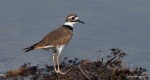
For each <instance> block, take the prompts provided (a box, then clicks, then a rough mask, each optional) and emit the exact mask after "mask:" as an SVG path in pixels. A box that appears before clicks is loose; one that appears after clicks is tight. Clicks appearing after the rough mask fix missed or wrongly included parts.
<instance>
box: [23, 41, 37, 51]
mask: <svg viewBox="0 0 150 80" xmlns="http://www.w3.org/2000/svg"><path fill="white" fill-rule="evenodd" d="M37 44H38V43H36V44H34V45H32V46H30V47H27V48H24V49H22V53H26V52H29V51H31V50H33V49H35V48H36V45H37Z"/></svg>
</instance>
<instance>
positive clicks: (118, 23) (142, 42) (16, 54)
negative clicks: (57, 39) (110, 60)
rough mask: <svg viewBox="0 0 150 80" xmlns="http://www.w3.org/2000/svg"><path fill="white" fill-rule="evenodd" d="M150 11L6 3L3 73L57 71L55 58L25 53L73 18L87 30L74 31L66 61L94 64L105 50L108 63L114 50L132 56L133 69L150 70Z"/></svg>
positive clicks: (117, 2)
mask: <svg viewBox="0 0 150 80" xmlns="http://www.w3.org/2000/svg"><path fill="white" fill-rule="evenodd" d="M149 8H150V1H148V0H86V1H77V0H74V1H71V0H67V1H60V0H59V1H58V0H55V1H50V0H36V1H35V0H1V1H0V72H4V71H7V70H10V69H16V68H18V67H19V66H20V65H22V64H23V63H27V62H31V64H33V65H37V64H40V65H44V64H51V65H52V59H51V57H52V54H51V53H52V52H48V51H43V50H36V51H31V52H29V53H28V54H23V53H20V52H21V49H23V48H25V47H28V46H30V45H31V44H34V43H36V42H38V41H39V40H40V39H41V38H43V37H44V35H46V34H47V33H48V32H50V31H51V30H53V29H55V28H57V26H61V25H62V24H63V23H64V21H65V20H64V18H65V17H66V16H67V14H69V13H76V14H78V16H79V17H80V19H81V20H83V21H85V22H86V24H85V25H83V24H76V25H75V27H74V36H73V38H72V41H71V42H70V43H69V44H68V46H67V47H66V48H65V49H64V50H63V52H62V54H61V59H63V57H65V56H67V57H69V58H75V57H78V58H84V59H89V58H91V57H92V56H93V54H94V53H95V52H96V51H97V50H102V53H103V54H102V55H101V56H102V57H103V56H106V55H108V54H109V52H110V51H109V49H110V48H120V49H122V50H123V51H125V52H126V53H128V54H129V55H128V56H127V57H126V59H125V60H126V62H127V63H128V64H132V65H131V66H133V67H134V66H143V67H145V68H147V69H150V65H149V64H150V58H149V56H150V54H149V50H150V46H149V43H150V36H149V34H150V23H149V21H150V15H149V14H150V9H149Z"/></svg>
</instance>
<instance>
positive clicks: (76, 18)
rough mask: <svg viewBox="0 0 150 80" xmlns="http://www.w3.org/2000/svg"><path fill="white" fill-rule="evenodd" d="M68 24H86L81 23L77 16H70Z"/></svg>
mask: <svg viewBox="0 0 150 80" xmlns="http://www.w3.org/2000/svg"><path fill="white" fill-rule="evenodd" d="M66 22H78V23H83V24H85V23H84V22H83V21H81V20H80V19H79V18H78V17H77V16H69V17H68V18H67V20H66Z"/></svg>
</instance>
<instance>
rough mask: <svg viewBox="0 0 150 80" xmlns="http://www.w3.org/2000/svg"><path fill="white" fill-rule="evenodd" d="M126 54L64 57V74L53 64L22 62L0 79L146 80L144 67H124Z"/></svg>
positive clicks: (113, 53)
mask: <svg viewBox="0 0 150 80" xmlns="http://www.w3.org/2000/svg"><path fill="white" fill-rule="evenodd" d="M125 56H126V53H124V52H123V51H122V50H120V49H115V48H114V49H111V54H110V55H108V56H107V60H106V61H104V60H103V58H99V59H98V60H97V61H90V60H78V58H75V59H73V60H68V59H67V58H66V57H65V58H64V61H63V62H62V63H61V65H60V66H61V70H63V71H64V72H65V74H63V75H62V74H57V73H55V72H54V70H53V66H48V65H45V67H44V68H40V69H39V68H38V66H31V65H30V64H24V65H22V66H21V67H20V68H19V69H16V70H10V71H8V72H6V74H5V76H3V77H2V76H1V77H0V78H1V79H0V80H5V79H13V80H17V79H22V80H24V79H29V80H148V74H147V73H146V69H144V68H141V67H137V68H136V69H134V70H133V69H132V70H131V69H130V68H129V67H126V65H125V63H124V62H123V58H124V57H125Z"/></svg>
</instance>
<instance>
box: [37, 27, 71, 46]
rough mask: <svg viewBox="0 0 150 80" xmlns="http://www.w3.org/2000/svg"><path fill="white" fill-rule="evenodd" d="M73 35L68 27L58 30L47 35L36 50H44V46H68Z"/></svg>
mask: <svg viewBox="0 0 150 80" xmlns="http://www.w3.org/2000/svg"><path fill="white" fill-rule="evenodd" d="M72 35H73V33H72V31H71V30H70V29H68V28H66V27H59V28H57V29H56V30H54V31H52V32H50V33H49V34H47V35H46V36H45V37H44V38H43V39H42V40H41V41H40V42H39V43H37V44H36V45H35V48H43V47H44V46H48V45H52V46H56V45H63V44H67V43H68V42H69V41H70V40H71V37H72Z"/></svg>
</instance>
